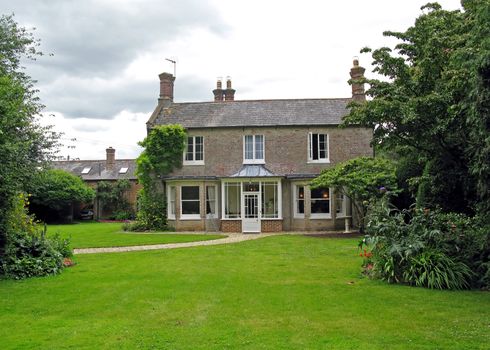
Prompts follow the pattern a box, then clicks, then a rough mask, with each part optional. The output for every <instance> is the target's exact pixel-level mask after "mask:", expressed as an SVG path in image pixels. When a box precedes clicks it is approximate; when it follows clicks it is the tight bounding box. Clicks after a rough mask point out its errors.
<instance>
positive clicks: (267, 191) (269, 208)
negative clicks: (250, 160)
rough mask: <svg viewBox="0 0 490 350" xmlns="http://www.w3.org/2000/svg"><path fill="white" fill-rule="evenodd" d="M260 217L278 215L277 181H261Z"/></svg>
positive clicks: (276, 216)
mask: <svg viewBox="0 0 490 350" xmlns="http://www.w3.org/2000/svg"><path fill="white" fill-rule="evenodd" d="M261 202H262V217H264V218H278V217H279V193H278V188H277V182H262V200H261Z"/></svg>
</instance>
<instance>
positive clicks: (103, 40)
mask: <svg viewBox="0 0 490 350" xmlns="http://www.w3.org/2000/svg"><path fill="white" fill-rule="evenodd" d="M427 2H428V0H424V1H421V0H411V1H407V0H372V1H365V0H344V1H321V0H302V1H299V0H294V1H289V0H277V1H275V0H270V1H267V0H247V1H243V0H241V1H219V0H216V1H215V0H209V1H202V0H201V1H199V0H178V1H177V0H175V1H170V0H154V1H152V0H139V1H136V0H134V1H132V0H84V1H80V0H79V1H71V0H63V1H62V0H16V1H10V3H9V1H2V2H1V3H0V12H1V13H2V14H11V13H14V14H15V20H16V21H17V22H19V23H20V24H21V25H23V26H25V27H27V28H32V27H35V28H36V30H35V32H34V33H35V36H36V37H38V38H40V39H41V50H42V51H43V52H45V53H52V54H53V56H47V55H46V56H43V57H41V58H40V59H38V60H37V61H35V62H34V63H32V64H29V65H28V67H27V68H28V73H29V74H30V75H31V76H32V77H33V78H34V79H36V80H37V81H38V83H37V88H38V89H39V90H40V93H39V95H40V97H41V100H42V102H43V103H44V104H45V105H46V109H45V111H46V113H45V115H46V116H45V117H44V118H43V123H48V124H53V125H55V128H56V130H58V131H62V132H64V136H63V140H62V141H63V142H64V144H65V147H63V148H62V149H61V151H60V155H62V156H66V155H70V157H71V158H80V159H103V158H104V157H105V148H106V147H108V146H112V147H113V148H116V158H135V157H137V156H138V154H139V153H140V152H141V149H140V148H139V147H138V146H137V145H136V143H137V142H138V141H140V140H142V139H143V138H144V137H145V133H146V129H145V122H146V121H147V119H148V117H149V115H150V114H151V112H152V111H153V109H154V108H155V106H156V103H157V98H158V94H159V81H158V74H159V73H161V72H164V71H166V72H169V73H173V65H172V64H171V63H169V62H168V61H165V58H173V59H176V60H177V79H176V82H175V92H174V95H175V101H176V102H184V101H210V100H212V98H213V94H212V92H211V91H212V90H213V89H214V88H215V84H216V78H217V77H226V76H231V77H232V82H233V87H234V88H235V89H236V90H237V91H236V95H235V98H236V99H271V98H313V97H349V96H350V86H349V85H348V84H347V80H348V79H349V69H350V68H351V66H352V58H353V57H354V56H359V58H360V61H361V65H363V66H364V67H366V68H367V74H369V71H370V70H371V66H370V63H371V59H370V57H369V56H368V55H366V54H363V55H360V54H359V50H360V49H361V48H362V47H364V46H369V47H372V48H377V47H380V46H391V45H392V44H393V41H391V40H389V39H388V38H385V37H383V36H382V32H383V31H385V30H395V31H396V30H399V31H402V30H405V29H406V28H408V27H409V26H411V25H412V24H413V23H414V20H415V18H416V17H417V16H418V15H420V13H421V11H420V7H421V6H422V5H424V4H425V3H427ZM439 3H440V4H441V5H442V6H443V8H445V9H451V10H455V9H458V8H460V2H459V0H443V1H439ZM74 139H76V140H74ZM73 147H74V148H73Z"/></svg>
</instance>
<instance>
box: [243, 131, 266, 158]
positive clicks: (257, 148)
mask: <svg viewBox="0 0 490 350" xmlns="http://www.w3.org/2000/svg"><path fill="white" fill-rule="evenodd" d="M264 153H265V152H264V135H245V136H244V139H243V163H244V164H263V163H264Z"/></svg>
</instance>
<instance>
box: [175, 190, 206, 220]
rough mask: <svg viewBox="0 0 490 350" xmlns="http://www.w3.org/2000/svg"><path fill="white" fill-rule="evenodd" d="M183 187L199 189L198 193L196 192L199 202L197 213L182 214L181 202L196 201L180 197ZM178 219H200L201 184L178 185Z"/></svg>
mask: <svg viewBox="0 0 490 350" xmlns="http://www.w3.org/2000/svg"><path fill="white" fill-rule="evenodd" d="M184 187H197V188H198V189H199V192H198V193H199V194H198V199H197V202H199V214H184V212H183V209H184V208H183V207H184V206H183V205H182V202H196V200H195V199H182V189H183V188H184ZM179 202H180V220H200V219H201V209H202V208H201V186H199V185H181V186H180V198H179Z"/></svg>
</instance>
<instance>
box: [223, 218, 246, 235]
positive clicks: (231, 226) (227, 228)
mask: <svg viewBox="0 0 490 350" xmlns="http://www.w3.org/2000/svg"><path fill="white" fill-rule="evenodd" d="M221 231H222V232H242V221H241V220H222V221H221Z"/></svg>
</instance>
